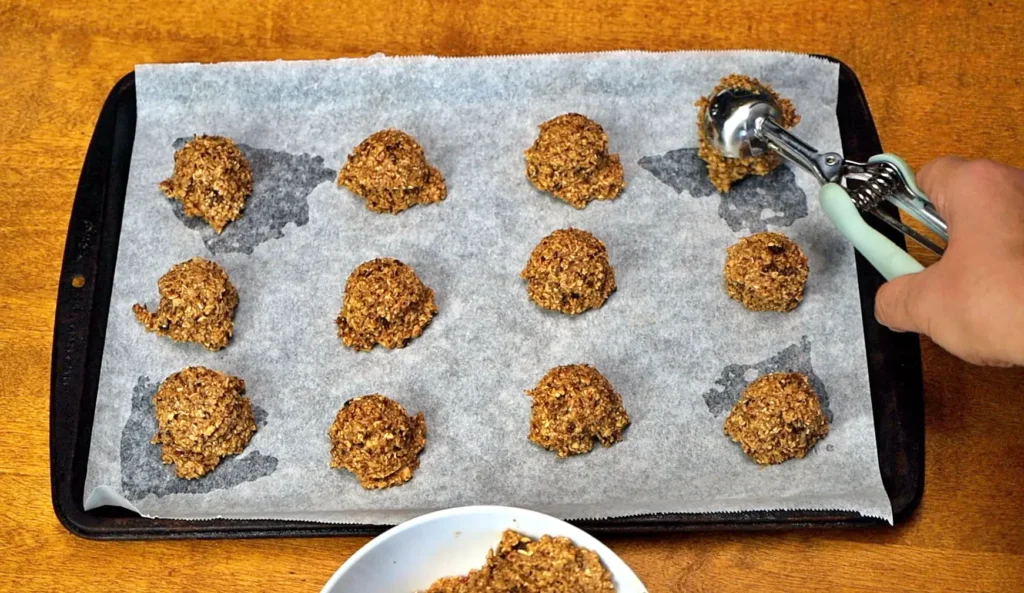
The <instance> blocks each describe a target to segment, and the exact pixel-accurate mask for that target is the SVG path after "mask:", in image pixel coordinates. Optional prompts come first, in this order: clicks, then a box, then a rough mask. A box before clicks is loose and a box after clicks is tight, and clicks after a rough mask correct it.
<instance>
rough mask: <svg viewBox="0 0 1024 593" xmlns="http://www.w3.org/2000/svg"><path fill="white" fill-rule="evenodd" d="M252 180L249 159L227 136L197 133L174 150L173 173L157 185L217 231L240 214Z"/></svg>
mask: <svg viewBox="0 0 1024 593" xmlns="http://www.w3.org/2000/svg"><path fill="white" fill-rule="evenodd" d="M252 183H253V181H252V168H251V167H250V165H249V160H248V159H247V158H245V155H244V154H242V151H241V149H239V148H238V146H237V145H236V144H235V143H234V142H233V141H232V140H231V139H230V138H225V137H223V136H196V137H193V138H192V139H191V140H189V141H188V142H186V143H185V145H184V146H182V147H181V148H180V149H178V151H177V152H175V153H174V174H173V175H171V177H170V178H168V179H165V180H164V181H162V182H161V183H160V189H161V191H163V192H164V193H165V194H167V197H169V198H172V199H175V200H178V201H179V202H181V204H182V206H183V207H184V211H185V214H187V215H189V216H198V217H200V218H202V219H203V220H205V221H206V222H208V223H210V226H211V227H213V230H215V231H217V232H218V233H220V232H222V231H223V230H224V227H225V226H227V224H228V223H229V222H231V221H232V220H238V219H239V218H240V217H241V216H242V210H243V209H244V208H245V202H246V200H247V199H248V197H249V195H250V194H251V193H252Z"/></svg>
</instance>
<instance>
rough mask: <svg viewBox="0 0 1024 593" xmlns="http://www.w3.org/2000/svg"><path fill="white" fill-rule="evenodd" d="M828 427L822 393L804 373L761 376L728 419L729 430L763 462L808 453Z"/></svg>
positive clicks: (758, 461)
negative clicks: (819, 392) (819, 393)
mask: <svg viewBox="0 0 1024 593" xmlns="http://www.w3.org/2000/svg"><path fill="white" fill-rule="evenodd" d="M828 429H829V424H828V418H827V417H826V416H825V412H824V411H823V410H822V408H821V402H820V401H818V394H817V393H815V392H814V388H813V387H811V382H810V380H809V379H808V378H807V375H804V374H801V373H772V374H769V375H764V376H763V377H760V378H758V379H757V380H756V381H754V382H753V383H751V384H750V385H748V386H747V388H746V389H745V390H743V395H742V396H741V397H740V401H739V402H738V403H737V404H736V406H735V407H734V408H733V409H732V412H730V413H729V416H728V417H727V418H726V419H725V433H726V434H727V435H729V436H730V437H732V440H734V441H736V442H737V443H739V444H740V446H741V447H743V451H744V452H745V453H746V454H747V455H749V456H750V458H751V459H753V460H754V461H756V462H757V463H759V464H761V465H772V464H775V463H782V462H783V461H786V460H789V459H793V458H799V457H803V456H805V455H807V452H808V451H810V450H811V449H813V448H814V445H815V444H816V443H817V442H818V441H820V440H821V439H822V438H824V437H825V435H827V434H828Z"/></svg>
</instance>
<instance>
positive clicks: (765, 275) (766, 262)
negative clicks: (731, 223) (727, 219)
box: [724, 233, 809, 312]
mask: <svg viewBox="0 0 1024 593" xmlns="http://www.w3.org/2000/svg"><path fill="white" fill-rule="evenodd" d="M725 251H726V255H725V270H724V273H725V290H726V292H727V293H729V296H730V297H732V298H733V299H736V300H737V301H739V302H741V303H743V306H744V307H746V308H747V309H750V310H751V311H782V312H786V311H792V310H793V309H795V308H796V306H797V305H799V304H800V301H802V300H803V299H804V285H806V284H807V275H808V273H809V268H808V266H807V256H806V255H804V252H803V250H801V249H800V246H799V245H797V244H796V243H795V242H793V240H792V239H790V238H789V237H787V236H785V235H782V234H780V233H757V234H756V235H751V236H749V237H744V238H743V239H740V240H739V242H737V243H736V244H734V245H732V246H730V247H728V248H727V249H726V250H725Z"/></svg>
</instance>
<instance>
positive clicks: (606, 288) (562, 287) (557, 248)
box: [519, 228, 615, 315]
mask: <svg viewBox="0 0 1024 593" xmlns="http://www.w3.org/2000/svg"><path fill="white" fill-rule="evenodd" d="M519 275H520V276H521V277H522V278H523V279H524V280H526V292H527V294H528V295H529V297H530V300H531V301H533V302H534V303H537V304H538V305H540V306H541V307H543V308H545V309H550V310H552V311H560V312H562V313H569V314H572V315H576V314H578V313H582V312H584V311H586V310H587V309H594V308H597V307H600V306H601V305H603V304H604V302H605V301H606V300H608V296H609V295H611V294H612V292H614V291H615V270H614V268H612V265H611V264H610V263H609V262H608V250H607V248H605V246H604V243H602V242H601V241H600V240H599V239H598V238H597V237H595V236H594V235H591V234H590V233H588V232H587V231H581V230H579V229H572V228H570V229H561V230H557V231H555V232H553V233H551V234H550V235H548V236H547V237H544V238H543V239H541V241H540V243H539V244H538V245H537V246H536V247H535V248H534V249H533V252H532V253H531V254H530V259H529V261H527V262H526V267H525V268H523V271H522V272H520V274H519Z"/></svg>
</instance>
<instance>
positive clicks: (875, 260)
mask: <svg viewBox="0 0 1024 593" xmlns="http://www.w3.org/2000/svg"><path fill="white" fill-rule="evenodd" d="M818 197H819V199H820V200H821V207H822V209H823V210H824V211H825V215H826V216H828V217H829V219H830V220H831V221H832V223H833V224H835V225H836V227H837V228H838V229H839V232H841V233H842V234H843V236H844V237H846V238H847V239H849V240H850V243H853V246H854V247H855V248H856V249H857V251H859V252H860V254H861V255H863V256H864V258H865V259H867V260H868V261H869V262H871V265H873V266H874V267H875V269H876V270H878V271H879V272H881V273H882V276H885V279H886V280H892V279H893V278H897V277H899V276H906V275H907V274H916V273H917V272H920V271H921V270H923V269H924V266H922V265H921V264H920V263H918V261H917V260H916V259H914V258H913V257H911V256H910V254H909V253H907V252H906V251H903V250H902V249H900V248H899V247H898V246H897V245H896V244H895V243H893V242H892V241H890V240H889V239H886V238H885V236H884V235H882V233H879V232H878V231H876V230H875V229H873V228H871V227H870V226H868V223H866V222H864V219H863V218H862V217H861V215H860V212H859V211H858V210H857V207H856V206H854V205H853V202H852V201H851V200H850V195H849V194H847V193H846V190H845V189H843V188H842V186H839V185H837V184H835V183H826V184H825V185H823V186H822V187H821V191H820V192H819V193H818Z"/></svg>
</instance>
